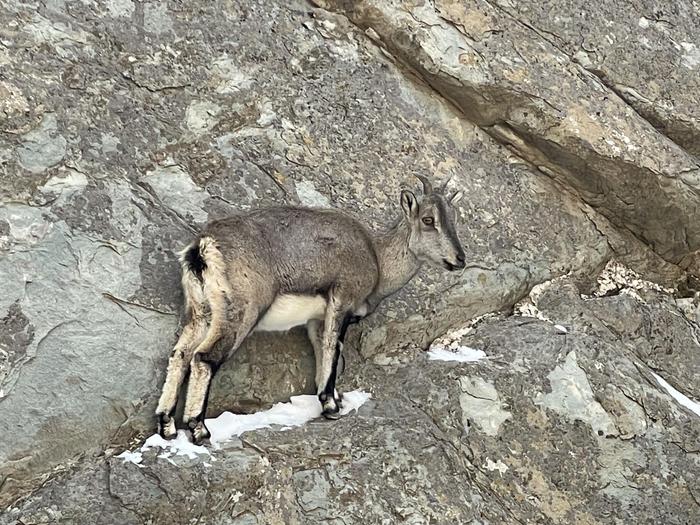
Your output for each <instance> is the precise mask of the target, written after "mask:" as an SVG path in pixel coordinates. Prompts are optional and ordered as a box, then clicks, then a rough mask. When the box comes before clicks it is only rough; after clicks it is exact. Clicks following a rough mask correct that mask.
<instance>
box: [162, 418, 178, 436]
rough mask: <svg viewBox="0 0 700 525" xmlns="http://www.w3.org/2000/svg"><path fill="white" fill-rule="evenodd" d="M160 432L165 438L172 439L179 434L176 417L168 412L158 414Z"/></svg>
mask: <svg viewBox="0 0 700 525" xmlns="http://www.w3.org/2000/svg"><path fill="white" fill-rule="evenodd" d="M158 433H159V434H160V436H161V437H162V438H163V439H172V438H174V437H175V436H176V435H177V428H175V419H174V418H172V417H170V416H168V415H167V414H158Z"/></svg>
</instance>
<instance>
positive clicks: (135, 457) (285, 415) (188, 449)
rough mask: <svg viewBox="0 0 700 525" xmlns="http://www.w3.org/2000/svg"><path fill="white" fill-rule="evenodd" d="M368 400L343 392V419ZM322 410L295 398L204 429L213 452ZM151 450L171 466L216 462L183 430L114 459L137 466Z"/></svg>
mask: <svg viewBox="0 0 700 525" xmlns="http://www.w3.org/2000/svg"><path fill="white" fill-rule="evenodd" d="M371 397H372V396H371V394H370V393H368V392H364V391H362V390H354V391H352V392H346V393H345V394H343V408H342V409H341V411H340V414H341V415H342V416H345V415H347V414H349V413H351V412H352V411H354V410H358V409H359V408H360V407H361V406H362V405H364V404H365V403H366V402H367V401H368V400H369V399H371ZM322 410H323V409H322V406H321V403H320V402H319V400H318V397H316V396H314V395H305V396H294V397H292V398H291V399H290V401H289V403H277V404H275V405H274V406H273V407H272V408H270V409H268V410H263V411H261V412H256V413H255V414H232V413H231V412H224V413H222V414H221V415H220V416H219V417H217V418H214V419H207V420H206V425H207V428H208V429H209V432H211V438H210V443H211V446H212V448H213V449H214V450H218V449H220V448H221V444H222V443H224V442H226V441H228V440H230V439H231V438H233V437H237V436H240V435H241V434H243V433H244V432H249V431H251V430H257V429H260V428H271V427H272V426H273V425H277V426H280V427H281V428H279V429H278V430H280V431H284V430H289V429H291V428H294V427H300V426H302V425H304V424H305V423H307V422H308V421H311V420H312V419H316V418H318V417H320V416H321V412H322ZM152 448H160V449H163V450H164V452H163V453H162V454H159V455H158V457H159V458H161V459H165V460H167V461H170V462H171V463H173V464H175V463H174V462H173V461H172V460H171V459H170V458H171V457H172V456H187V457H188V458H190V459H195V458H197V457H198V456H200V455H207V456H209V457H210V461H212V462H213V461H216V458H214V457H213V456H212V454H211V452H210V450H209V449H208V448H207V447H204V446H201V445H195V444H194V443H192V442H191V441H190V440H189V438H188V436H187V432H185V431H184V430H178V432H177V436H176V437H175V439H170V440H168V439H163V438H162V437H161V436H160V435H158V434H153V435H152V436H151V437H149V438H148V439H147V440H146V441H145V442H144V444H143V445H142V446H141V448H139V449H138V450H135V451H124V452H122V453H121V454H119V455H118V456H116V457H118V458H122V459H123V460H124V461H128V462H130V463H134V464H136V465H139V464H140V463H141V461H142V460H143V452H146V451H147V450H150V449H152Z"/></svg>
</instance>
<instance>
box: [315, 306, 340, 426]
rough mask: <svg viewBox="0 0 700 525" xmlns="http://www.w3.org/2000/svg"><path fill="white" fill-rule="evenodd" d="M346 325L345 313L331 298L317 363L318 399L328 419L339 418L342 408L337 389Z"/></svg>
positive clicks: (323, 413)
mask: <svg viewBox="0 0 700 525" xmlns="http://www.w3.org/2000/svg"><path fill="white" fill-rule="evenodd" d="M345 326H346V323H345V313H344V312H342V311H341V310H340V309H339V308H338V305H337V303H336V301H334V300H332V299H331V300H330V301H329V304H328V307H327V310H326V316H325V319H324V324H323V328H324V329H323V338H322V340H321V352H320V357H321V359H320V362H318V361H317V363H316V383H317V388H318V399H319V401H320V402H321V405H322V406H323V412H322V415H323V416H324V417H325V418H327V419H338V417H340V409H341V408H342V399H343V397H342V394H340V393H339V392H338V390H337V389H336V379H337V376H338V362H339V360H340V358H341V352H342V337H341V335H342V336H344V335H345V334H344V330H343V328H344V327H345Z"/></svg>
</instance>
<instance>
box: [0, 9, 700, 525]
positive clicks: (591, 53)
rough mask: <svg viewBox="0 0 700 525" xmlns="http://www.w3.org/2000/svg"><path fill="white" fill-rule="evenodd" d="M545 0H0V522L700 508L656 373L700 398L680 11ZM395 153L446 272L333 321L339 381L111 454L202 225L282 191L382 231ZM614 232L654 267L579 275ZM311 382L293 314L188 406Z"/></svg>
mask: <svg viewBox="0 0 700 525" xmlns="http://www.w3.org/2000/svg"><path fill="white" fill-rule="evenodd" d="M579 4H581V5H579ZM547 9H548V8H546V7H542V6H541V5H539V4H537V3H535V2H517V3H515V2H500V1H497V2H472V1H462V2H449V1H434V2H427V1H425V2H423V1H418V2H388V1H383V0H368V1H364V0H363V1H357V2H355V1H353V2H343V1H337V2H335V1H322V2H321V1H317V2H316V3H315V5H312V4H309V3H305V2H302V1H299V2H297V1H294V2H279V1H275V0H260V1H256V2H206V3H189V2H137V1H132V0H110V1H98V0H94V1H93V0H89V1H88V0H85V1H61V0H59V1H51V2H23V1H22V2H20V1H16V0H10V1H9V2H4V3H2V5H0V22H2V23H1V24H0V67H1V70H0V71H2V72H1V73H0V178H1V180H0V199H1V200H2V204H0V283H2V288H1V290H2V293H0V411H1V413H2V415H3V421H4V422H5V432H3V435H2V437H0V505H2V506H7V510H6V511H5V512H4V513H3V514H2V516H1V517H0V523H16V522H19V523H50V522H66V523H85V524H88V523H90V524H94V523H120V524H121V523H148V522H152V523H161V522H166V521H169V522H173V523H190V522H193V521H197V520H199V522H203V523H204V522H206V523H221V524H224V523H236V524H243V523H246V524H247V523H260V524H263V523H320V522H328V523H348V524H349V523H416V524H417V523H470V522H474V523H511V522H512V523H549V522H551V523H599V522H600V523H631V522H635V523H659V522H662V523H678V524H685V523H695V522H697V521H698V520H700V505H699V504H698V501H700V486H698V482H697V480H698V479H700V476H699V474H700V472H699V469H700V462H699V461H700V460H699V457H700V448H699V447H698V443H699V442H700V417H698V415H696V414H694V413H693V412H692V411H690V410H688V409H686V408H683V407H681V406H680V405H679V404H678V403H677V402H676V401H675V400H674V399H673V398H672V397H670V395H669V394H668V392H667V391H666V390H665V389H664V388H663V387H662V386H660V383H659V382H658V380H657V378H656V377H655V376H654V375H653V372H655V373H656V374H657V375H658V376H659V377H662V378H664V379H665V380H666V381H668V382H669V383H670V384H671V385H672V386H673V387H675V388H676V389H677V390H680V391H681V392H682V393H684V394H685V395H687V396H689V397H690V398H693V399H695V400H700V390H699V388H698V385H700V345H699V344H698V339H697V337H698V326H697V324H696V321H697V319H696V315H697V314H696V307H695V305H694V304H693V302H692V300H691V299H683V298H682V297H683V296H689V295H691V294H692V290H693V288H694V286H695V282H696V279H697V277H698V276H699V275H700V266H698V259H697V251H698V250H699V249H700V230H699V229H698V228H700V226H699V225H700V221H698V218H699V217H700V213H698V212H699V207H700V196H699V195H698V191H699V190H700V182H699V181H700V178H699V177H700V167H699V165H698V157H697V155H698V152H699V151H700V146H699V144H698V129H699V127H700V124H699V122H700V115H699V114H698V111H699V110H698V104H697V96H698V95H697V93H698V90H697V89H694V87H695V88H697V87H698V82H699V80H698V79H700V59H698V57H699V56H700V55H698V49H699V47H698V46H700V41H698V40H697V38H698V36H697V35H698V34H700V33H699V32H698V30H697V29H698V28H699V27H700V13H699V12H698V7H697V5H695V4H694V3H693V2H691V1H687V2H685V1H681V2H676V3H675V4H674V7H673V11H672V12H671V11H668V9H667V8H666V7H665V6H664V5H662V3H658V5H656V4H655V3H654V2H646V1H644V2H641V1H640V2H638V3H622V2H616V1H614V0H609V1H606V2H603V3H602V4H601V5H596V6H592V5H590V4H585V3H578V2H573V1H572V2H566V3H564V4H561V5H558V6H557V10H556V12H549V11H548V10H547ZM412 173H423V174H429V175H430V176H432V177H434V178H436V179H439V180H445V179H447V178H449V177H452V181H451V182H450V187H454V188H455V189H456V188H460V189H462V190H464V191H465V193H466V195H467V196H466V198H464V199H463V200H462V201H461V202H460V204H459V206H460V208H459V215H460V221H459V226H458V227H459V233H460V236H461V238H462V240H463V241H464V245H465V249H466V251H467V254H468V265H467V268H466V269H465V271H464V272H462V273H461V274H459V275H453V274H446V273H443V272H441V271H439V270H434V269H425V270H424V271H422V272H421V273H420V274H419V276H418V277H417V278H416V279H414V281H413V282H412V283H411V284H410V285H409V286H408V287H407V288H406V289H404V290H402V291H401V292H400V293H399V294H397V296H396V297H394V298H392V299H391V300H389V301H387V302H386V303H385V304H384V305H382V307H381V308H380V309H379V311H378V312H376V313H375V314H373V315H372V316H370V317H369V318H367V319H365V320H364V321H363V322H362V323H361V324H360V325H358V326H357V327H354V328H353V329H352V330H351V332H350V334H349V339H350V341H348V344H347V345H346V348H347V351H348V354H349V355H348V359H347V360H348V364H347V369H346V373H345V375H344V376H343V378H342V380H341V384H342V387H343V388H344V389H346V390H349V389H351V388H354V387H358V388H362V389H364V390H367V391H371V392H372V395H373V399H372V401H371V402H370V403H369V404H368V405H365V406H363V407H362V408H361V409H360V410H359V412H358V413H357V414H352V415H349V416H346V417H345V418H344V419H341V420H340V421H337V422H334V423H326V422H313V423H310V424H308V425H306V426H304V427H301V428H298V429H294V430H289V431H286V432H276V431H273V430H270V431H256V432H250V433H246V434H244V435H243V436H242V437H241V439H240V440H238V441H236V440H234V441H232V442H231V443H230V444H229V445H227V446H225V447H224V449H223V450H221V451H218V452H216V453H215V459H216V460H217V461H215V462H210V461H209V460H208V459H205V458H201V457H200V458H196V459H188V458H183V457H179V456H178V457H176V458H175V459H173V460H172V461H173V462H172V463H171V462H168V461H166V460H163V459H158V458H157V457H156V453H154V452H149V453H146V454H145V457H144V461H143V463H142V464H141V466H137V465H135V464H132V463H124V462H123V461H122V460H121V459H116V458H114V457H112V456H113V455H114V453H117V452H119V451H121V450H123V449H124V448H125V447H126V446H127V444H128V443H129V442H131V444H132V445H133V443H135V442H136V441H138V439H140V438H141V437H143V436H145V435H148V434H150V433H151V432H152V431H153V421H152V417H151V414H152V413H153V410H154V408H155V403H156V401H157V396H158V390H159V387H160V383H161V381H162V379H163V372H164V368H165V363H166V361H167V357H168V354H169V350H170V347H171V346H172V344H173V342H174V340H175V336H176V332H177V328H178V313H179V304H180V300H181V297H180V292H179V290H178V266H177V264H176V259H175V257H176V256H175V255H174V251H176V250H177V249H179V248H181V247H182V246H184V245H185V244H186V243H187V242H188V240H189V238H190V236H191V235H192V234H193V232H194V231H196V229H197V228H198V227H199V226H201V225H202V224H203V223H205V222H206V221H207V220H208V219H211V218H215V217H219V216H222V215H225V214H229V213H234V212H236V211H240V210H246V209H249V208H251V207H256V206H264V205H269V204H273V203H298V204H304V205H312V206H330V207H334V208H339V209H343V210H345V211H347V212H348V213H350V214H353V215H354V216H356V217H358V218H360V219H362V220H365V221H366V222H367V223H369V224H370V225H371V226H372V227H373V228H375V229H381V228H382V227H383V226H386V225H387V224H388V223H389V222H390V221H391V220H392V218H393V217H395V216H396V215H397V214H398V213H399V211H398V210H399V208H398V195H399V190H400V189H401V188H402V187H408V186H413V185H415V179H413V178H412V176H411V174H412ZM613 258H614V259H617V260H619V261H622V262H623V263H624V264H625V265H627V266H628V267H630V268H633V269H635V270H636V271H638V272H639V273H640V274H641V276H642V277H643V278H644V279H647V280H652V281H655V282H657V283H659V284H661V285H663V287H664V288H658V289H654V288H653V287H649V286H641V285H640V286H637V284H635V280H634V279H636V277H635V278H634V279H633V278H630V277H629V276H624V277H619V278H618V281H619V283H621V284H619V285H617V286H615V285H610V286H608V288H609V292H608V293H609V295H608V296H605V297H599V296H596V295H593V296H590V297H588V298H582V296H581V294H582V293H583V294H591V293H592V292H593V291H594V290H596V289H598V288H597V287H598V284H597V282H596V279H597V276H598V275H599V274H600V272H601V271H602V269H603V267H605V265H606V263H607V262H608V261H609V260H611V259H613ZM606 275H608V277H605V278H604V280H605V279H607V281H606V283H607V284H610V283H614V281H615V278H611V277H609V275H610V274H609V273H608V274H606ZM562 276H566V277H564V278H560V277H562ZM557 278H559V279H557ZM544 282H551V284H549V285H548V286H545V287H544V288H542V289H540V288H536V289H535V290H536V291H535V293H533V294H530V291H531V290H532V289H533V287H535V286H536V285H538V284H540V283H544ZM668 288H675V289H676V292H675V293H670V292H669V291H668V290H667V289H668ZM664 290H666V291H664ZM529 294H530V295H529ZM599 295H602V294H599ZM528 297H530V298H528ZM523 300H524V301H525V302H524V303H523V302H522V301H523ZM519 302H520V304H519V305H518V306H517V307H516V308H515V309H514V308H513V306H514V305H515V304H516V303H519ZM489 312H501V314H500V315H498V316H495V317H490V318H486V319H485V320H482V321H481V322H479V323H476V324H475V325H474V327H473V329H472V330H471V331H469V332H468V333H467V334H466V335H464V337H463V338H462V339H461V340H460V341H458V342H459V344H464V345H468V346H470V347H474V348H478V349H482V350H484V351H485V352H486V354H487V356H488V358H487V359H485V360H482V361H479V362H477V363H474V364H455V363H450V362H446V363H440V362H434V361H428V359H427V357H426V354H425V352H424V350H425V348H426V347H427V346H428V345H429V344H430V342H431V341H432V340H433V339H435V338H436V337H438V336H441V335H443V334H444V333H445V332H448V331H450V330H451V329H454V328H459V327H462V326H465V325H466V324H467V323H468V322H469V320H470V319H472V318H474V317H476V316H480V315H483V314H486V313H489ZM513 312H515V315H511V314H512V313H513ZM518 312H521V313H522V312H525V313H526V314H528V315H539V317H540V319H538V318H532V317H523V316H522V315H519V314H518ZM555 325H561V326H559V327H556V328H555ZM563 330H565V331H566V332H564V331H563ZM312 383H313V355H312V352H311V351H310V348H309V345H308V343H307V342H306V339H305V337H304V335H303V331H292V332H291V333H290V334H287V335H284V336H279V335H265V334H262V335H256V336H255V337H254V338H252V339H251V340H250V341H249V342H248V343H247V344H246V345H245V347H244V348H242V349H241V350H240V351H239V353H238V354H237V355H236V356H235V357H234V358H233V359H232V360H231V361H230V362H228V363H227V364H226V365H225V367H224V368H223V370H222V371H220V373H219V375H217V377H216V379H215V382H214V386H213V391H212V399H211V402H210V411H211V414H210V415H212V416H214V415H217V414H218V413H220V412H221V411H223V410H233V411H237V412H250V411H254V410H257V409H260V408H265V407H267V406H269V405H271V404H272V403H273V402H276V401H285V400H287V399H288V398H289V396H290V395H292V394H296V393H302V392H310V391H312V390H313V384H312ZM132 439H133V440H136V441H131V440H132ZM173 463H174V464H173ZM207 465H209V466H207Z"/></svg>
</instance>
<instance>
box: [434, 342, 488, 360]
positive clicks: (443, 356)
mask: <svg viewBox="0 0 700 525" xmlns="http://www.w3.org/2000/svg"><path fill="white" fill-rule="evenodd" d="M485 357H486V352H484V351H483V350H477V349H475V348H470V347H468V346H458V347H457V348H456V349H454V350H452V349H447V348H445V347H439V346H436V347H432V348H431V349H430V350H428V359H430V360H431V361H459V362H460V363H476V362H477V361H480V360H481V359H484V358H485Z"/></svg>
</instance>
